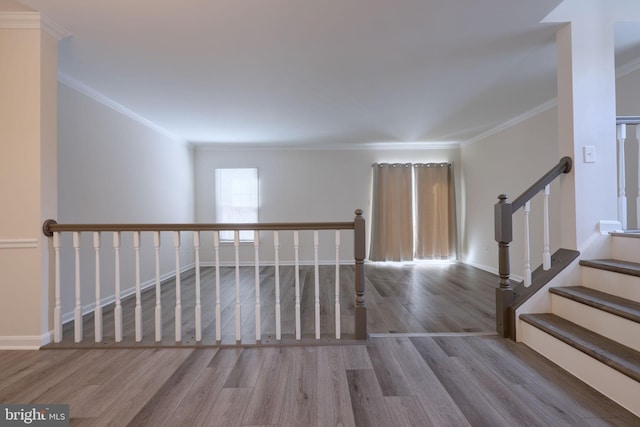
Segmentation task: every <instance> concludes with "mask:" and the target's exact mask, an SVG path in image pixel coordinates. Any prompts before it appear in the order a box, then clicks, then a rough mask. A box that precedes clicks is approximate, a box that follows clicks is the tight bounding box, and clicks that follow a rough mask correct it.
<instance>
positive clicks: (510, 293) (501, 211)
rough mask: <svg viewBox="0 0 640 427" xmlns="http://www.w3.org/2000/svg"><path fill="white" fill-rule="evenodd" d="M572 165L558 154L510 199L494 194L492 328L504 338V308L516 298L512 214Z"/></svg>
mask: <svg viewBox="0 0 640 427" xmlns="http://www.w3.org/2000/svg"><path fill="white" fill-rule="evenodd" d="M572 166H573V160H572V159H571V157H563V158H561V159H560V161H559V162H558V164H557V165H555V166H554V167H553V168H551V169H550V170H549V172H547V173H545V174H544V175H543V176H542V177H541V178H540V179H539V180H537V181H536V182H535V183H534V184H533V185H532V186H531V187H529V188H528V189H527V190H526V191H525V192H524V193H522V194H521V195H520V196H518V197H517V198H516V199H515V200H514V201H513V203H509V202H508V197H507V195H506V194H500V195H499V196H498V199H499V200H500V201H499V202H498V203H496V204H495V206H494V218H495V222H494V225H495V240H496V242H498V275H499V276H500V282H499V284H498V287H497V288H496V330H497V332H498V334H500V335H501V336H503V337H505V338H506V337H508V336H511V335H512V334H511V328H512V327H513V324H514V322H513V321H512V319H510V318H509V316H510V313H509V310H508V308H509V306H510V305H511V304H512V303H513V301H514V300H515V298H516V295H515V291H514V289H513V287H512V286H511V280H510V275H511V272H510V268H511V267H510V262H509V244H510V243H511V241H512V240H513V214H514V213H515V212H516V211H517V210H518V209H520V208H521V207H523V206H524V205H525V203H527V202H528V201H529V200H531V199H532V198H533V197H534V196H535V195H536V194H538V193H539V192H540V191H542V190H544V188H545V187H546V186H547V185H549V184H550V183H551V182H552V181H553V180H554V179H556V178H557V177H559V176H560V175H562V174H563V173H569V172H570V171H571V168H572Z"/></svg>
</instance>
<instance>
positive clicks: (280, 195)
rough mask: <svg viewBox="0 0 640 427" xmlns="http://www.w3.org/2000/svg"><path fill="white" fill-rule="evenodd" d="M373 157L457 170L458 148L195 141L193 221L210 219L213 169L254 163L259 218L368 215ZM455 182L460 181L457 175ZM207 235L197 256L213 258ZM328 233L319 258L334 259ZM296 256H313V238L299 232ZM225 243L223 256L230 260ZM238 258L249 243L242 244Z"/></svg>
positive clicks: (267, 251) (285, 255)
mask: <svg viewBox="0 0 640 427" xmlns="http://www.w3.org/2000/svg"><path fill="white" fill-rule="evenodd" d="M376 162H414V163H418V162H423V163H426V162H453V163H454V171H455V173H456V177H458V178H459V176H460V175H459V174H460V165H459V163H460V157H459V150H458V149H457V148H453V149H439V150H394V151H390V150H300V149H298V150H295V149H278V150H275V149H274V150H268V149H263V150H257V149H256V150H223V149H213V148H211V147H210V146H209V147H207V146H200V147H197V148H196V151H195V188H196V190H195V197H196V220H197V221H198V222H215V194H214V179H215V169H216V168H243V167H257V168H258V175H259V181H260V213H259V221H260V222H318V221H323V222H328V221H331V222H333V221H352V220H353V218H354V216H355V215H354V211H355V210H356V209H358V208H360V209H363V210H364V211H365V218H366V219H367V221H368V220H369V218H370V205H371V183H372V167H371V165H372V164H373V163H376ZM458 181H459V180H458ZM342 235H343V237H342V249H341V260H344V261H345V262H353V237H352V235H353V232H346V231H345V232H343V233H342ZM212 239H213V237H212V236H207V237H206V238H203V244H202V246H203V253H202V257H203V258H202V259H203V261H205V262H208V261H212V260H213V252H212V249H211V246H212V244H213V243H212ZM261 239H263V242H262V247H261V255H260V257H261V260H264V261H265V262H269V261H273V249H272V248H273V239H272V234H271V233H263V235H262V236H261ZM332 239H333V234H331V233H329V232H327V233H323V234H321V237H320V256H319V258H320V260H321V261H325V262H329V261H332V260H335V250H334V246H335V245H334V243H333V240H332ZM280 240H281V255H280V259H281V260H282V261H284V262H288V261H292V260H293V250H292V245H293V243H292V242H293V238H292V236H291V233H282V235H281V238H280ZM300 244H301V260H305V261H313V246H312V245H313V238H312V236H311V234H310V233H309V234H304V235H301V243H300ZM231 249H232V248H224V256H223V260H225V261H227V262H228V261H231V260H233V251H232V250H231ZM241 249H242V255H243V260H250V259H252V258H251V257H252V251H253V247H252V246H250V245H249V246H248V247H247V246H245V247H242V248H241Z"/></svg>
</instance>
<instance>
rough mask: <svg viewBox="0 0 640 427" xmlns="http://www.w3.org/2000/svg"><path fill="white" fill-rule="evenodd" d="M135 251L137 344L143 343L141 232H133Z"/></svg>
mask: <svg viewBox="0 0 640 427" xmlns="http://www.w3.org/2000/svg"><path fill="white" fill-rule="evenodd" d="M133 250H134V252H135V257H136V277H135V280H136V308H135V321H136V342H140V341H142V301H141V298H140V232H139V231H134V232H133Z"/></svg>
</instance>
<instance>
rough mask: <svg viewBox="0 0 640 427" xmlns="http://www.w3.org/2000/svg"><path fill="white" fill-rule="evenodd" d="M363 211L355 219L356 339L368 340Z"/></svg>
mask: <svg viewBox="0 0 640 427" xmlns="http://www.w3.org/2000/svg"><path fill="white" fill-rule="evenodd" d="M363 213H364V212H363V211H362V209H358V210H356V217H355V219H354V250H353V256H354V258H355V262H356V272H355V273H356V277H355V288H356V304H355V317H356V319H355V320H356V324H355V335H356V336H355V338H356V339H357V340H366V339H367V307H366V305H365V302H364V258H365V256H366V243H365V240H366V239H365V221H364V217H363V216H362V214H363Z"/></svg>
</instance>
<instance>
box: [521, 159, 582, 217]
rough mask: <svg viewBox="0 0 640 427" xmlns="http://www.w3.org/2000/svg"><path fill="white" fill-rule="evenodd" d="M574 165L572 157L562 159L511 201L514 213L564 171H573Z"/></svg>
mask: <svg viewBox="0 0 640 427" xmlns="http://www.w3.org/2000/svg"><path fill="white" fill-rule="evenodd" d="M572 167H573V160H571V157H568V156H565V157H563V158H561V159H560V161H559V162H558V164H557V165H555V166H554V167H553V168H551V170H549V172H547V173H545V174H544V175H543V176H542V177H541V178H540V179H539V180H537V181H536V182H535V183H534V184H533V185H532V186H531V187H529V188H527V190H526V191H525V192H524V193H522V194H521V195H520V196H518V197H516V199H515V200H514V201H513V202H512V203H511V211H512V213H513V212H515V211H517V210H518V209H520V208H521V207H522V206H524V204H525V203H527V202H528V201H529V200H531V199H532V198H533V196H535V195H536V194H538V193H539V192H541V191H542V190H544V187H546V186H547V185H549V184H550V183H551V182H552V181H553V180H554V179H556V178H557V177H559V176H560V175H562V174H563V173H569V172H571V168H572Z"/></svg>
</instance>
